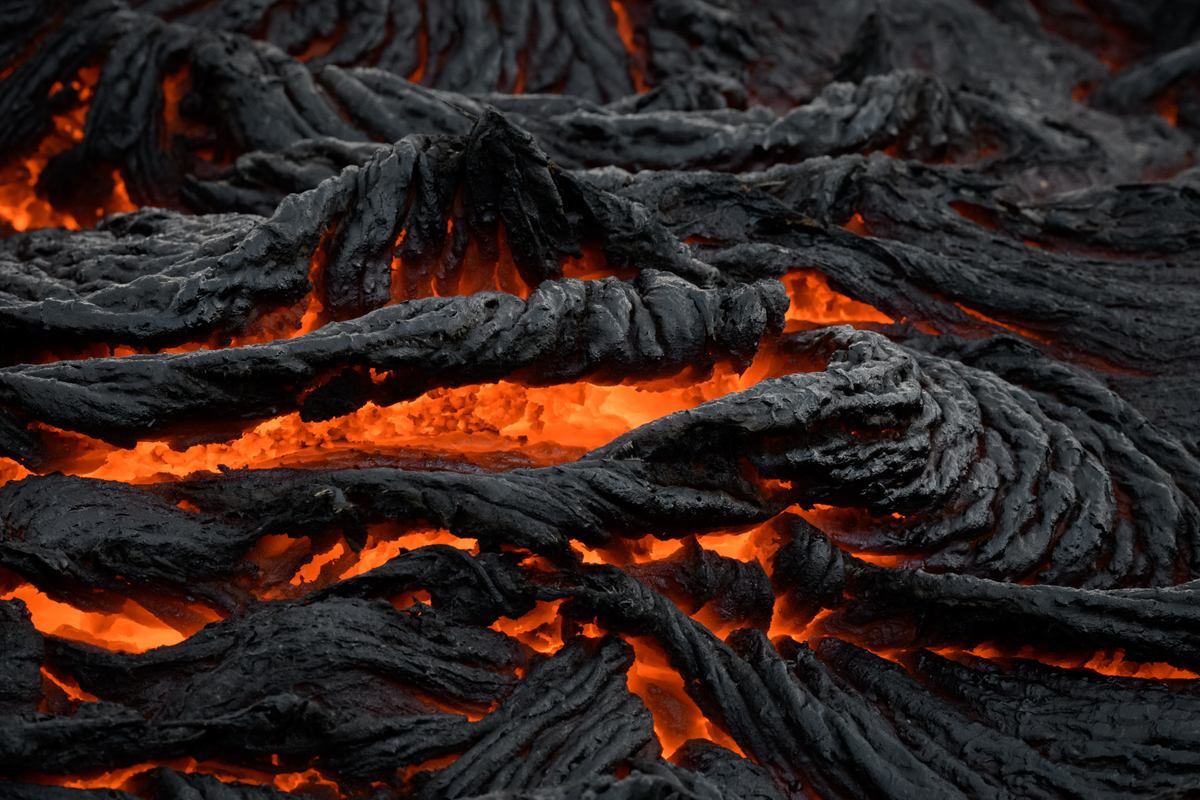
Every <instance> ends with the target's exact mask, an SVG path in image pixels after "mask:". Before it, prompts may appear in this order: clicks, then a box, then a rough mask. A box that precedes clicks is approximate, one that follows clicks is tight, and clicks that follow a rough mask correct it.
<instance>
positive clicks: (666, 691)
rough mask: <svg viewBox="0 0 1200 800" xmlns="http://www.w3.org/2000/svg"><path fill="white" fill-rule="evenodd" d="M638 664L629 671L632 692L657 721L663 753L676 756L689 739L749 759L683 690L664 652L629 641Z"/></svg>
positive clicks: (648, 643) (640, 641) (646, 643)
mask: <svg viewBox="0 0 1200 800" xmlns="http://www.w3.org/2000/svg"><path fill="white" fill-rule="evenodd" d="M628 641H629V644H630V645H632V646H633V652H634V661H633V666H632V667H630V669H629V677H628V684H629V690H630V691H631V692H633V693H634V694H636V695H638V696H639V697H641V698H642V702H644V703H645V704H646V708H648V709H650V714H651V716H653V718H654V733H655V735H656V736H657V737H658V741H659V743H660V744H662V748H663V753H664V754H667V755H669V754H671V753H674V752H675V751H676V750H678V749H679V747H680V746H681V745H682V744H683V743H684V742H686V741H687V740H688V739H708V740H709V741H712V742H716V743H717V744H719V745H721V746H722V747H726V748H728V749H730V750H732V751H733V752H735V753H737V754H738V755H741V756H745V753H743V752H742V749H741V748H740V747H738V745H737V742H735V741H734V740H733V739H732V738H731V737H730V736H729V734H727V733H725V731H723V730H722V729H721V728H719V727H717V725H716V724H715V723H713V722H710V721H709V720H708V719H707V718H706V717H705V716H704V714H703V713H702V712H701V711H700V709H699V707H697V705H696V703H695V701H694V700H692V698H691V697H689V696H688V693H687V692H686V691H685V690H684V688H683V678H682V677H681V676H680V675H679V673H678V672H676V671H675V670H674V669H672V668H671V665H670V664H669V663H668V661H667V659H666V656H665V655H664V654H663V652H662V650H661V649H659V647H658V646H657V645H656V644H654V643H653V642H652V641H650V640H647V639H642V638H639V637H629V638H628Z"/></svg>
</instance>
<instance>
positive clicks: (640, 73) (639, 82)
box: [609, 0, 650, 94]
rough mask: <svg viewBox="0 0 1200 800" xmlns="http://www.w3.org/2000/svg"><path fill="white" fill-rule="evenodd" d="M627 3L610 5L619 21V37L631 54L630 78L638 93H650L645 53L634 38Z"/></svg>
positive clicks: (618, 1) (614, 1) (619, 1)
mask: <svg viewBox="0 0 1200 800" xmlns="http://www.w3.org/2000/svg"><path fill="white" fill-rule="evenodd" d="M625 1H626V0H611V2H610V3H609V5H611V6H612V11H613V17H615V18H616V21H617V35H618V36H620V37H621V43H622V44H624V45H625V52H626V53H628V54H629V77H630V79H631V80H632V81H633V86H634V89H635V90H636V91H637V93H638V94H645V93H646V92H648V91H650V85H649V84H648V83H646V72H645V67H644V63H645V58H646V57H645V52H644V51H643V50H642V48H641V47H639V46H638V43H637V39H636V38H635V36H634V29H633V20H631V19H630V18H629V9H627V8H626V7H625Z"/></svg>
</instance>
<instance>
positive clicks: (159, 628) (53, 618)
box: [0, 584, 220, 653]
mask: <svg viewBox="0 0 1200 800" xmlns="http://www.w3.org/2000/svg"><path fill="white" fill-rule="evenodd" d="M13 599H16V600H21V601H23V602H24V603H25V605H26V606H27V607H28V608H29V614H30V616H31V617H32V618H33V625H34V627H35V628H37V629H38V630H39V631H41V632H42V633H45V634H49V635H53V636H58V637H61V638H63V639H73V640H75V641H79V642H87V643H88V644H93V645H96V646H97V647H103V648H105V649H106V650H121V651H125V652H129V653H142V652H145V651H146V650H152V649H153V648H155V647H163V646H165V645H171V644H178V643H179V642H182V641H183V640H184V639H186V638H187V637H188V636H190V635H191V634H193V633H195V632H196V631H197V630H199V629H200V628H201V627H203V625H204V624H205V623H206V622H212V621H215V620H217V619H220V616H219V615H218V614H216V612H213V611H211V610H209V609H206V608H204V607H203V606H195V607H194V608H193V609H192V610H193V611H195V616H196V617H198V618H200V621H199V622H196V623H193V624H189V623H188V622H183V621H176V623H175V624H176V625H177V626H178V627H172V626H171V625H168V624H167V623H165V622H164V621H162V620H161V619H159V618H158V617H156V616H154V615H153V614H152V613H150V612H149V611H147V610H146V609H145V608H144V607H143V606H141V605H139V604H138V603H135V602H134V601H132V600H125V601H124V602H123V605H122V608H121V612H120V613H119V614H110V613H105V612H100V611H81V610H80V609H78V608H75V607H74V606H72V605H69V604H67V603H60V602H58V601H57V600H52V599H50V598H49V597H47V596H46V595H45V594H43V593H42V592H40V591H38V590H37V589H36V588H34V587H33V586H31V585H29V584H22V585H20V586H18V587H17V588H16V589H13V590H11V591H9V592H6V593H4V594H3V595H0V600H13Z"/></svg>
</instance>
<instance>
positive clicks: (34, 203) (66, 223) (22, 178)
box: [0, 67, 135, 232]
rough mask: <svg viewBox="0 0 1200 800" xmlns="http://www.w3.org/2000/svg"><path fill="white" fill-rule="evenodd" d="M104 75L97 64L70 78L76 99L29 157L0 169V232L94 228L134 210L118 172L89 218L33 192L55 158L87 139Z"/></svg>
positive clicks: (53, 119) (13, 161)
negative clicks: (91, 104) (89, 111)
mask: <svg viewBox="0 0 1200 800" xmlns="http://www.w3.org/2000/svg"><path fill="white" fill-rule="evenodd" d="M99 76H100V70H99V68H97V67H83V68H82V69H80V70H79V72H78V73H77V74H76V76H75V78H73V79H72V80H71V81H70V82H69V88H70V89H72V90H74V91H75V93H76V95H77V97H78V101H77V102H76V104H75V105H74V106H73V107H72V108H70V109H68V110H66V111H63V112H60V113H58V114H55V115H54V116H53V117H52V119H51V123H52V124H51V129H50V131H49V133H47V134H46V135H45V136H44V137H43V138H42V140H41V142H40V143H39V144H38V145H37V147H36V149H35V150H34V151H33V152H32V153H29V154H27V155H24V156H17V157H15V158H12V159H9V160H8V161H7V162H6V163H5V164H4V165H3V166H2V167H0V232H3V231H4V230H5V229H6V228H11V229H12V230H15V231H27V230H31V229H33V228H54V227H63V228H70V229H72V230H79V229H80V228H84V227H90V226H91V225H93V224H95V222H96V221H97V220H99V219H100V218H101V217H103V216H104V215H105V214H111V213H114V212H118V211H133V210H134V208H135V206H134V205H133V203H131V202H130V201H129V195H128V194H127V193H126V191H125V184H124V181H122V179H121V175H120V173H119V172H118V171H116V170H114V171H113V173H112V180H113V188H112V192H111V194H110V196H109V197H108V199H107V200H105V201H104V202H103V203H102V204H101V205H100V206H99V207H98V208H96V209H94V210H93V213H92V214H91V215H90V216H84V215H83V213H82V212H70V211H62V210H59V209H56V208H54V207H53V206H52V205H50V203H49V202H48V201H47V200H46V199H45V198H43V197H41V196H39V195H38V194H37V192H36V191H35V187H36V186H37V182H38V178H39V177H40V176H41V174H42V170H44V169H45V168H46V164H47V163H48V162H49V161H50V159H51V158H53V157H54V156H56V155H58V154H59V153H62V152H64V151H66V150H68V149H70V148H71V147H73V146H75V145H77V144H78V143H80V142H81V141H83V133H84V118H85V117H86V115H87V108H88V102H89V101H90V100H91V98H92V95H93V94H94V93H95V86H96V80H97V79H98V78H99ZM66 88H68V87H63V86H60V85H57V84H56V85H55V86H54V87H53V88H52V89H51V93H52V94H53V93H55V92H59V91H64V90H65V89H66Z"/></svg>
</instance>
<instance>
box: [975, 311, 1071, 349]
mask: <svg viewBox="0 0 1200 800" xmlns="http://www.w3.org/2000/svg"><path fill="white" fill-rule="evenodd" d="M954 305H955V307H956V308H958V310H959V311H961V312H963V313H964V314H966V315H967V316H968V317H973V318H975V319H977V320H979V321H980V322H986V323H987V324H988V325H992V326H994V327H997V328H1003V329H1004V330H1006V331H1012V332H1013V333H1015V334H1018V335H1020V336H1024V337H1025V338H1026V339H1032V340H1033V341H1035V342H1041V343H1042V344H1052V343H1053V342H1051V340H1050V339H1047V338H1046V337H1045V336H1042V335H1040V334H1037V333H1034V332H1033V331H1031V330H1028V329H1026V328H1019V327H1017V326H1016V325H1009V324H1008V323H1007V322H1001V321H1000V320H998V319H992V318H991V317H989V316H987V315H985V314H982V313H980V312H978V311H976V310H975V309H973V308H967V307H966V306H964V305H963V304H962V303H955V304H954Z"/></svg>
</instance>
